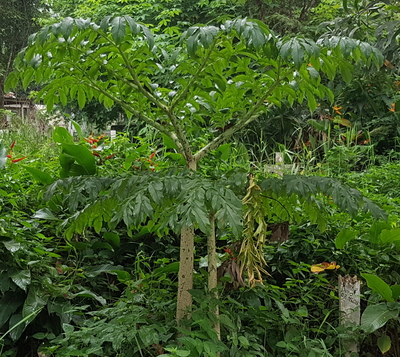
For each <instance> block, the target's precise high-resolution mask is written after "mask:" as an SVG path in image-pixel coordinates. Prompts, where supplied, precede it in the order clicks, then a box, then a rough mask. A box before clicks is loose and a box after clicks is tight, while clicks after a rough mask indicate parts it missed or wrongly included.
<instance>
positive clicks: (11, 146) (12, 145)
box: [10, 140, 17, 151]
mask: <svg viewBox="0 0 400 357" xmlns="http://www.w3.org/2000/svg"><path fill="white" fill-rule="evenodd" d="M16 142H17V140H14V141H13V142H12V144H11V145H10V151H11V150H12V149H13V148H14V145H15V143H16Z"/></svg>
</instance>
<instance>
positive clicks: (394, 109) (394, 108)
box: [389, 103, 396, 113]
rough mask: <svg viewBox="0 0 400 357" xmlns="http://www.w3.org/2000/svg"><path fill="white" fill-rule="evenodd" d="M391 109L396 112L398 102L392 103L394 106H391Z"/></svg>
mask: <svg viewBox="0 0 400 357" xmlns="http://www.w3.org/2000/svg"><path fill="white" fill-rule="evenodd" d="M389 111H391V112H393V113H394V112H396V103H392V106H391V108H389Z"/></svg>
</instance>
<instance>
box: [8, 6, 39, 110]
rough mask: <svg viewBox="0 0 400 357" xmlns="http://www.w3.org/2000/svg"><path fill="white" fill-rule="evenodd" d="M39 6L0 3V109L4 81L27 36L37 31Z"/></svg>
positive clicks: (24, 44)
mask: <svg viewBox="0 0 400 357" xmlns="http://www.w3.org/2000/svg"><path fill="white" fill-rule="evenodd" d="M39 6H40V1H39V0H15V1H7V0H1V1H0V8H1V12H0V109H4V94H5V93H4V79H5V78H6V77H7V75H8V73H9V72H10V71H11V70H12V64H13V61H14V58H15V56H16V55H17V54H18V52H19V51H21V49H22V48H23V47H24V46H26V41H27V39H28V37H29V35H30V34H31V33H33V32H35V31H36V30H37V29H38V24H37V22H36V20H35V18H36V16H37V15H38V8H39Z"/></svg>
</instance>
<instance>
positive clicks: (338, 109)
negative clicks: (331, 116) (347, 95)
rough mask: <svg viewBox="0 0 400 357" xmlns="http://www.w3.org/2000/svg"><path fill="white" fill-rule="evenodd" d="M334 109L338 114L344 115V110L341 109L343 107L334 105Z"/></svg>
mask: <svg viewBox="0 0 400 357" xmlns="http://www.w3.org/2000/svg"><path fill="white" fill-rule="evenodd" d="M332 108H333V110H334V111H335V113H336V114H339V115H342V112H341V111H340V110H341V109H342V108H343V107H332Z"/></svg>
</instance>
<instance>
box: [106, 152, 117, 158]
mask: <svg viewBox="0 0 400 357" xmlns="http://www.w3.org/2000/svg"><path fill="white" fill-rule="evenodd" d="M115 155H117V154H116V153H114V154H111V155H108V156H107V157H106V158H105V159H104V160H108V159H111V158H112V157H114V156H115Z"/></svg>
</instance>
